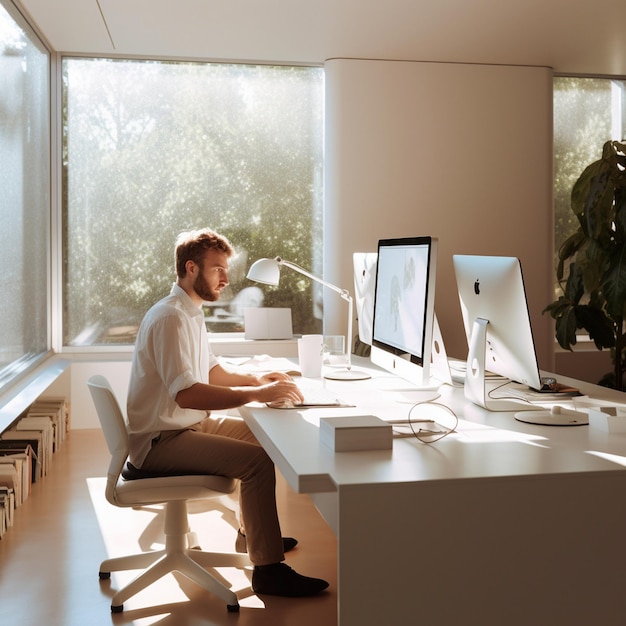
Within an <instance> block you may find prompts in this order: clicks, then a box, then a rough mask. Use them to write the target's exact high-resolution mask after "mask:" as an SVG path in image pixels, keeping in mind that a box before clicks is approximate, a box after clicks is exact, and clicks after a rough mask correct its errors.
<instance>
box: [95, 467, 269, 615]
mask: <svg viewBox="0 0 626 626" xmlns="http://www.w3.org/2000/svg"><path fill="white" fill-rule="evenodd" d="M87 485H88V489H89V493H90V497H91V500H92V502H93V507H94V510H95V512H96V516H97V519H98V524H99V526H100V531H101V533H102V537H103V540H104V543H105V546H106V550H107V555H108V557H116V556H121V555H125V554H135V553H138V552H145V551H149V550H158V549H161V548H163V546H164V537H163V534H162V528H163V524H162V516H163V513H164V510H163V507H162V506H161V505H153V506H146V507H141V508H135V509H133V508H120V507H116V506H113V505H111V504H109V503H108V502H107V501H106V499H105V497H104V490H105V485H106V479H105V478H104V477H102V478H88V479H87ZM188 512H189V521H190V526H191V529H192V531H193V532H195V533H196V534H197V536H198V539H199V543H200V546H201V547H202V549H204V550H212V551H216V552H220V551H221V552H232V551H234V546H235V539H236V535H237V528H238V527H239V524H238V522H237V519H236V517H235V514H234V512H233V511H232V510H230V509H229V508H227V507H225V506H222V505H220V504H218V505H217V508H216V503H215V501H212V502H208V501H206V502H205V501H196V502H190V503H189V505H188ZM216 571H217V572H218V573H219V575H220V576H222V577H223V578H224V579H225V580H226V581H227V582H228V584H229V586H230V588H231V589H232V590H233V591H234V592H235V593H236V594H237V597H238V599H239V603H240V605H241V607H246V608H264V606H265V605H264V603H263V601H262V600H261V599H260V598H258V596H256V595H254V593H253V592H252V590H251V588H250V576H251V570H250V569H249V568H247V569H245V570H242V569H238V568H233V567H230V568H217V569H216ZM137 574H138V572H137V571H136V570H131V571H121V572H112V574H111V588H112V589H116V590H117V589H120V588H122V587H123V586H125V585H126V584H128V583H129V582H131V581H132V580H133V579H134V578H135V577H136V576H137ZM188 582H189V585H188V584H187V583H188ZM193 585H194V583H191V582H190V581H187V579H186V578H185V577H184V576H180V575H175V574H168V575H166V576H164V577H163V578H161V579H160V580H157V581H156V582H154V583H153V584H152V585H151V586H150V587H148V588H147V589H145V590H143V591H141V592H139V593H138V594H137V595H135V596H133V597H132V598H130V599H128V600H127V601H126V602H125V603H124V610H125V611H128V610H132V609H137V608H141V607H146V606H155V605H165V606H167V605H170V604H176V603H180V602H185V601H187V600H188V599H189V595H188V593H187V587H189V586H193ZM191 593H193V590H192V591H191ZM163 617H164V614H160V615H151V616H149V617H147V618H142V619H140V620H136V621H135V622H134V623H135V624H138V625H139V624H141V625H143V624H146V625H147V624H153V623H157V622H159V621H161V620H162V619H163Z"/></svg>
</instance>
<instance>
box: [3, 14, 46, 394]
mask: <svg viewBox="0 0 626 626" xmlns="http://www.w3.org/2000/svg"><path fill="white" fill-rule="evenodd" d="M8 6H9V5H7V7H8ZM16 17H17V16H16ZM49 92H50V90H49V58H48V54H47V53H46V51H45V50H44V49H43V48H42V47H40V45H39V43H38V42H37V40H36V39H35V37H34V35H33V34H32V33H31V32H30V30H29V29H28V28H27V26H26V25H25V24H22V23H21V22H20V24H18V23H17V22H16V21H15V19H14V18H13V16H12V15H10V14H9V13H8V12H7V10H5V8H4V7H3V6H2V4H0V172H1V174H0V224H1V227H0V267H1V268H2V270H1V271H0V294H2V297H1V298H0V387H1V386H2V385H4V384H5V383H6V382H7V381H9V380H10V379H11V378H13V377H14V376H15V375H16V374H17V373H19V372H20V371H22V370H23V369H25V368H26V367H27V366H28V365H29V364H30V363H31V362H32V361H34V360H35V359H36V358H37V356H38V355H40V354H43V353H45V352H47V350H48V347H49V339H48V317H47V315H48V292H49V284H48V282H49V281H48V266H49V265H48V258H49V224H50V219H49V215H50V129H49V117H50V109H49V108H50V97H49Z"/></svg>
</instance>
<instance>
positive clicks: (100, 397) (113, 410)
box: [87, 375, 128, 504]
mask: <svg viewBox="0 0 626 626" xmlns="http://www.w3.org/2000/svg"><path fill="white" fill-rule="evenodd" d="M87 386H88V387H89V391H90V393H91V397H92V399H93V403H94V404H95V406H96V412H97V413H98V419H99V420H100V425H101V426H102V431H103V432H104V437H105V439H106V442H107V446H108V448H109V452H110V453H111V462H110V464H109V470H108V473H107V487H106V498H107V500H108V501H109V502H111V503H112V504H117V498H116V495H115V488H116V485H117V481H118V479H119V476H120V473H121V471H122V469H123V467H124V464H125V463H126V459H127V458H128V431H127V430H126V422H125V421H124V415H123V414H122V411H121V409H120V406H119V404H118V402H117V399H116V398H115V394H114V393H113V390H112V389H111V385H110V384H109V381H108V380H107V379H106V378H105V377H104V376H100V375H96V376H92V377H91V378H90V379H89V380H88V381H87Z"/></svg>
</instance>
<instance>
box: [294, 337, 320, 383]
mask: <svg viewBox="0 0 626 626" xmlns="http://www.w3.org/2000/svg"><path fill="white" fill-rule="evenodd" d="M323 350H324V337H323V336H322V335H302V338H301V339H298V363H299V364H300V373H301V374H302V376H304V377H305V378H320V377H321V376H322V361H323Z"/></svg>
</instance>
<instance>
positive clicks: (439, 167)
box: [324, 59, 553, 370]
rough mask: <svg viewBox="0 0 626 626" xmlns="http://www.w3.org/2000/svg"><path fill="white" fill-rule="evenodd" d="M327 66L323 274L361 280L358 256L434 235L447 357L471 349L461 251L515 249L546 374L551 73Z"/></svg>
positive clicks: (333, 314)
mask: <svg viewBox="0 0 626 626" xmlns="http://www.w3.org/2000/svg"><path fill="white" fill-rule="evenodd" d="M325 70H326V135H325V152H326V157H325V159H326V161H325V176H326V178H325V220H326V228H325V232H326V240H325V244H324V246H325V247H324V253H325V259H324V263H325V276H326V278H327V279H328V280H330V281H331V282H333V283H336V284H338V285H342V286H349V287H350V289H352V284H353V282H352V281H353V278H352V253H353V252H356V251H368V250H371V251H375V250H376V244H377V241H378V239H380V238H384V237H403V236H411V235H431V236H435V237H438V239H439V263H438V284H437V299H436V308H437V316H438V319H439V322H440V325H441V328H442V333H443V336H444V341H445V343H446V349H447V351H448V354H449V355H452V356H458V357H463V358H464V357H465V356H466V353H467V345H466V342H465V336H464V333H463V327H462V321H461V314H460V310H459V304H458V298H457V295H456V282H455V279H454V272H453V268H452V255H453V254H455V253H465V254H496V255H511V256H518V257H520V258H521V261H522V266H523V270H524V274H525V279H526V286H527V290H528V299H529V306H530V310H531V318H532V323H533V330H534V333H535V341H536V344H537V352H538V357H539V361H540V366H541V367H542V368H544V369H549V370H551V369H552V358H553V349H552V346H553V334H552V330H551V323H550V320H549V318H548V317H546V316H542V315H541V311H542V310H543V308H544V307H545V306H546V304H548V302H550V301H551V300H552V297H551V287H552V278H553V272H552V271H551V268H552V257H551V254H552V248H553V244H552V238H553V237H552V232H553V227H552V72H551V70H550V69H548V68H541V67H510V66H489V65H469V64H454V63H448V64H446V63H420V62H405V61H376V60H355V59H331V60H329V61H327V62H326V64H325ZM325 306H326V313H327V316H328V317H329V318H330V319H327V320H326V332H343V333H345V332H346V331H345V328H344V327H343V326H342V324H344V322H343V320H344V318H345V316H346V312H345V309H344V308H341V307H342V306H343V307H345V304H344V303H343V302H341V301H339V300H338V299H331V298H328V300H327V301H326V303H325ZM330 320H332V321H330Z"/></svg>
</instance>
